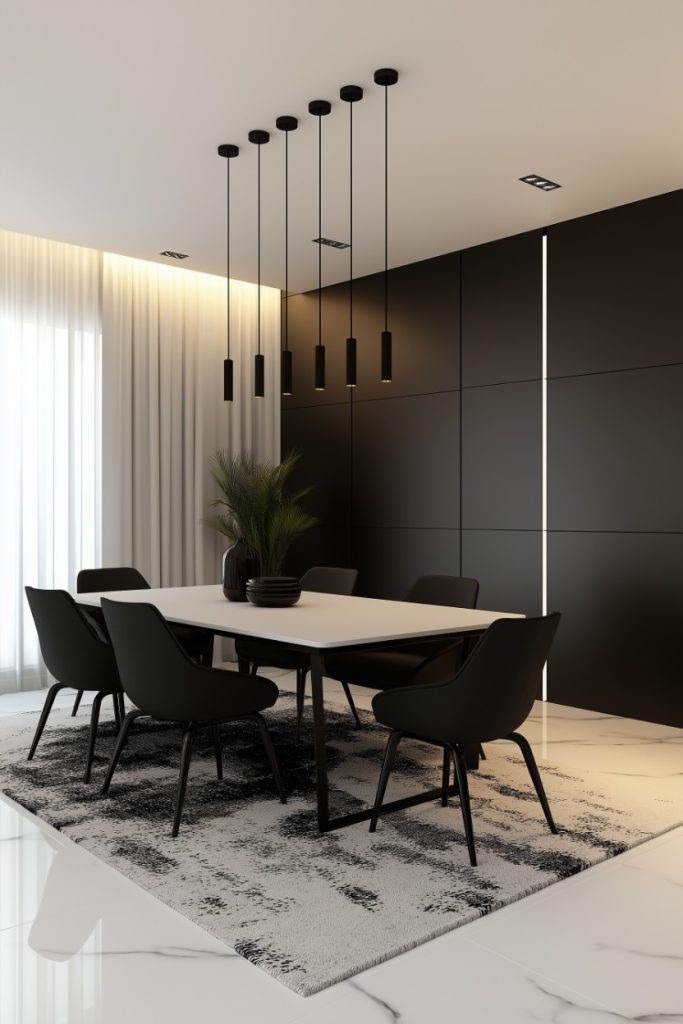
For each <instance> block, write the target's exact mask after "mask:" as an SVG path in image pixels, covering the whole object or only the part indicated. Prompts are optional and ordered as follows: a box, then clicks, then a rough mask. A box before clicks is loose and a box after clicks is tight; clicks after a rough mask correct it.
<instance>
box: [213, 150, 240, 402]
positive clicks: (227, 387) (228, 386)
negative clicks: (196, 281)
mask: <svg viewBox="0 0 683 1024" xmlns="http://www.w3.org/2000/svg"><path fill="white" fill-rule="evenodd" d="M238 154H239V146H233V145H232V143H230V142H225V143H223V145H221V146H219V147H218V155H219V156H222V157H225V158H226V167H227V186H226V207H227V215H226V238H227V245H226V288H227V309H226V317H227V332H226V333H227V342H228V357H227V359H224V360H223V401H224V402H232V391H233V381H232V376H233V374H232V359H231V358H230V161H231V159H232V158H233V157H235V156H237V155H238Z"/></svg>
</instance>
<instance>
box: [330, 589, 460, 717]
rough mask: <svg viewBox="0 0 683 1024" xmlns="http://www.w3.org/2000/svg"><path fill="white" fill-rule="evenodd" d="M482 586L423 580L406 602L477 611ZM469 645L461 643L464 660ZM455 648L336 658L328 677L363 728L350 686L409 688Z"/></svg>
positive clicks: (417, 645) (421, 647) (430, 643)
mask: <svg viewBox="0 0 683 1024" xmlns="http://www.w3.org/2000/svg"><path fill="white" fill-rule="evenodd" d="M478 596H479V583H478V581H477V580H474V579H470V578H469V577H467V576H444V575H431V576H421V577H420V578H419V579H418V580H416V581H415V583H414V584H413V585H412V587H411V588H410V590H409V591H408V593H407V595H406V597H405V600H406V601H412V602H414V603H415V604H438V605H444V606H446V607H451V608H476V606H477V598H478ZM467 643H468V641H467V640H466V639H463V640H461V641H459V644H460V651H461V657H462V656H464V653H465V650H466V644H467ZM452 644H453V640H452V638H449V639H439V638H438V637H436V638H435V639H433V640H429V639H427V640H415V641H411V642H410V643H409V644H407V645H402V646H401V647H400V648H398V647H397V648H396V649H395V650H392V649H387V650H372V649H369V650H363V649H360V650H356V651H349V653H348V654H346V653H341V654H333V655H331V656H330V657H328V658H325V675H327V676H329V677H330V678H331V679H336V680H337V681H338V682H340V683H341V684H342V686H343V688H344V693H345V694H346V698H347V700H348V702H349V705H350V707H351V711H352V712H353V715H354V717H355V719H356V724H357V725H358V726H359V727H360V719H359V718H358V712H357V711H356V706H355V704H354V701H353V696H352V694H351V690H350V689H349V683H355V684H356V685H357V686H367V687H370V688H371V689H374V690H385V689H388V688H394V687H397V686H407V685H409V684H410V683H411V682H412V681H413V678H414V677H415V675H416V673H417V672H418V671H419V669H420V667H421V666H422V665H423V664H425V662H426V661H427V660H428V659H429V658H431V657H433V656H434V655H435V654H438V653H439V651H442V650H444V649H445V648H446V647H447V646H451V645H452Z"/></svg>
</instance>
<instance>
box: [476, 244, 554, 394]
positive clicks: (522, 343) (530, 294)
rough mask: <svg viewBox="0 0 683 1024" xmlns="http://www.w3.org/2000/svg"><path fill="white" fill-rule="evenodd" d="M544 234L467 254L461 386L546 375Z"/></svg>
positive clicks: (488, 246)
mask: <svg viewBox="0 0 683 1024" xmlns="http://www.w3.org/2000/svg"><path fill="white" fill-rule="evenodd" d="M541 245H542V233H541V232H540V231H533V232H530V233H528V234H524V235H515V236H514V237H512V238H504V239H502V241H499V242H489V243H488V245H479V246H476V247H475V248H474V249H466V250H465V252H463V254H462V386H463V387H471V386H473V385H479V384H500V383H504V382H506V381H513V380H532V379H536V378H540V376H541V370H542V367H541V331H542V317H541V313H542V304H541V273H542V266H541Z"/></svg>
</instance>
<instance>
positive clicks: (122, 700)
mask: <svg viewBox="0 0 683 1024" xmlns="http://www.w3.org/2000/svg"><path fill="white" fill-rule="evenodd" d="M118 696H119V713H120V715H121V724H122V725H123V720H124V718H125V717H126V698H125V697H124V696H123V693H119V695H118Z"/></svg>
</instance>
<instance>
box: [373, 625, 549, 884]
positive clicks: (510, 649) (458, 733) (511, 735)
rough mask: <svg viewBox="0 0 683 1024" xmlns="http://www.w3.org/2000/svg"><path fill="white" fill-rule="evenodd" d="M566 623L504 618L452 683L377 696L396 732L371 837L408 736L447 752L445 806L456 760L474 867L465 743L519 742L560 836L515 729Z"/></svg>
mask: <svg viewBox="0 0 683 1024" xmlns="http://www.w3.org/2000/svg"><path fill="white" fill-rule="evenodd" d="M559 622H560V613H559V612H553V613H552V614H551V615H544V616H540V617H539V618H533V619H497V620H496V621H495V622H494V623H492V625H491V626H490V627H489V628H488V629H487V631H486V633H485V634H484V635H483V637H482V638H481V640H480V641H479V642H478V644H477V646H476V647H475V648H474V650H473V652H472V654H471V655H470V656H469V658H468V659H467V661H466V662H465V664H464V665H463V666H462V668H461V669H460V671H459V672H458V673H457V675H456V676H455V677H454V678H453V679H451V680H449V681H447V682H438V683H422V684H421V685H418V686H409V687H404V688H402V689H397V690H385V691H384V692H383V693H378V694H376V696H375V697H374V698H373V701H372V709H373V711H374V713H375V718H376V719H377V721H378V722H380V723H381V724H382V725H386V726H387V727H388V728H390V729H391V735H390V736H389V739H388V741H387V746H386V750H385V753H384V761H383V763H382V770H381V773H380V778H379V784H378V786H377V795H376V797H375V804H374V809H373V814H372V818H371V821H370V831H371V832H374V831H375V829H376V828H377V821H378V818H379V815H380V813H381V810H382V801H383V799H384V793H385V791H386V787H387V782H388V780H389V775H390V774H391V770H392V767H393V764H394V759H395V757H396V750H397V748H398V745H399V743H400V742H401V740H402V739H403V738H404V737H410V738H412V739H418V740H422V741H423V742H425V743H432V744H434V745H435V746H438V747H443V749H444V767H443V781H442V785H443V788H442V794H443V795H442V801H441V802H442V804H443V806H446V805H447V803H448V785H449V778H450V759H451V758H452V760H453V763H454V765H455V774H456V778H457V782H458V790H459V794H460V807H461V810H462V817H463V823H464V826H465V836H466V839H467V849H468V851H469V856H470V864H471V865H472V867H476V864H477V857H476V851H475V846H474V832H473V828H472V811H471V807H470V796H469V787H468V781H467V765H466V760H465V756H464V747H465V745H466V744H471V745H473V744H480V743H486V742H488V741H491V740H498V739H506V740H512V741H513V743H516V744H517V745H518V746H519V747H520V749H521V751H522V755H523V757H524V760H525V762H526V766H527V768H528V769H529V774H530V776H531V780H532V782H533V784H534V788H535V790H536V794H537V796H538V799H539V801H540V803H541V807H542V808H543V813H544V814H545V817H546V821H547V822H548V826H549V827H550V831H551V832H557V828H556V826H555V822H554V821H553V816H552V814H551V811H550V805H549V804H548V800H547V797H546V794H545V790H544V788H543V783H542V781H541V776H540V774H539V771H538V766H537V765H536V760H535V758H534V755H533V752H532V750H531V747H530V746H529V742H528V740H527V739H526V738H525V737H524V736H522V734H521V733H519V732H517V731H516V730H517V729H518V728H519V726H520V725H521V724H522V722H524V721H525V719H526V718H527V717H528V715H529V712H530V711H531V708H532V707H533V703H534V699H535V697H536V694H537V692H538V687H539V683H540V681H541V675H542V672H543V666H544V665H545V663H546V661H547V659H548V653H549V651H550V647H551V644H552V642H553V638H554V636H555V633H556V632H557V627H558V625H559Z"/></svg>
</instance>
